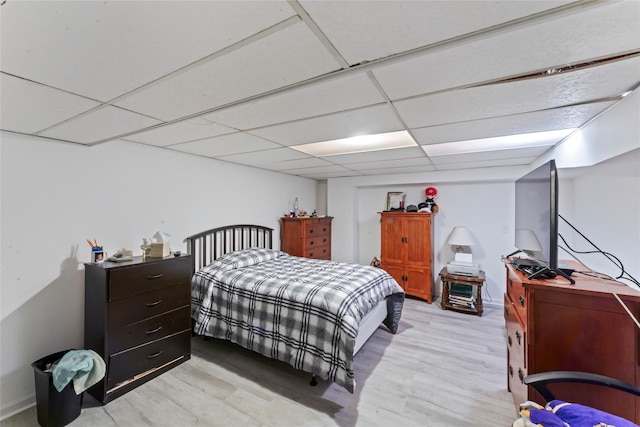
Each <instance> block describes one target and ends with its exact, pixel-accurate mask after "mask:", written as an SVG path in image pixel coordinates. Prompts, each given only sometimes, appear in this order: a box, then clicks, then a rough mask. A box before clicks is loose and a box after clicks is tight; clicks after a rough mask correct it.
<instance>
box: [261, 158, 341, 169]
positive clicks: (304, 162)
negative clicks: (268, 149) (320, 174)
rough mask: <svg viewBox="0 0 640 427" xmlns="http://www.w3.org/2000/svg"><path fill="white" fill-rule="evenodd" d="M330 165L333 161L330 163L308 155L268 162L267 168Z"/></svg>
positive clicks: (302, 167) (303, 167) (301, 167)
mask: <svg viewBox="0 0 640 427" xmlns="http://www.w3.org/2000/svg"><path fill="white" fill-rule="evenodd" d="M331 165H333V163H330V162H328V161H326V160H323V159H320V158H318V157H309V158H306V159H296V160H285V161H283V162H277V163H271V164H269V169H270V170H274V171H286V170H292V169H305V168H315V167H319V166H331Z"/></svg>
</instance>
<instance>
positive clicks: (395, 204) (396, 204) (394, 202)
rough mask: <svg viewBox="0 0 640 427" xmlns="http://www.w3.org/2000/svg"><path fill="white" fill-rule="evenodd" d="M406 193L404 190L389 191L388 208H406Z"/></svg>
mask: <svg viewBox="0 0 640 427" xmlns="http://www.w3.org/2000/svg"><path fill="white" fill-rule="evenodd" d="M404 198H405V194H404V193H402V192H397V191H391V192H388V193H387V210H388V211H389V210H391V209H404Z"/></svg>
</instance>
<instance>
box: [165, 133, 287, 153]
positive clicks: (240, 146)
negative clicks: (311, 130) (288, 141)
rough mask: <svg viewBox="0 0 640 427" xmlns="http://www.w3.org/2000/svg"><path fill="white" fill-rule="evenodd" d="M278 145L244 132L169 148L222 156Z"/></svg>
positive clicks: (266, 148) (267, 148)
mask: <svg viewBox="0 0 640 427" xmlns="http://www.w3.org/2000/svg"><path fill="white" fill-rule="evenodd" d="M277 147H280V145H278V144H274V143H273V142H269V141H265V140H264V139H262V138H258V137H256V136H253V135H248V134H246V133H244V132H236V133H232V134H227V135H222V136H217V137H214V138H207V139H201V140H198V141H192V142H185V143H183V144H177V145H173V146H171V149H173V150H177V151H184V152H186V153H192V154H198V155H200V156H205V157H216V158H217V157H222V156H229V155H231V154H240V153H248V152H251V151H260V152H262V150H269V149H272V148H277Z"/></svg>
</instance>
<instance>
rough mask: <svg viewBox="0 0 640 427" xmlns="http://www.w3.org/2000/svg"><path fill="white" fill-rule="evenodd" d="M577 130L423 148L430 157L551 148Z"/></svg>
mask: <svg viewBox="0 0 640 427" xmlns="http://www.w3.org/2000/svg"><path fill="white" fill-rule="evenodd" d="M575 130H576V129H561V130H555V131H546V132H534V133H527V134H519V135H507V136H500V137H495V138H483V139H473V140H467V141H457V142H445V143H442V144H431V145H425V146H423V147H422V148H423V149H424V151H425V152H426V153H427V155H428V156H430V157H432V156H445V155H449V154H465V153H477V152H482V151H495V150H511V149H514V148H525V147H541V146H547V147H548V146H551V145H555V144H557V143H558V142H560V141H561V140H562V139H564V138H566V137H567V136H569V135H570V134H571V133H573V132H574V131H575Z"/></svg>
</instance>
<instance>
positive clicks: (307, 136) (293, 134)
mask: <svg viewBox="0 0 640 427" xmlns="http://www.w3.org/2000/svg"><path fill="white" fill-rule="evenodd" d="M402 129H403V127H402V125H401V123H400V121H398V119H397V118H396V116H395V115H394V114H393V112H392V111H391V109H390V108H389V107H388V106H387V105H377V106H373V107H365V108H360V109H357V110H351V111H344V112H340V113H336V114H330V115H326V116H321V117H315V118H311V119H305V120H300V121H296V122H291V123H285V124H281V125H276V126H269V127H265V128H260V129H254V130H252V131H250V133H252V134H254V135H258V136H260V137H263V138H266V139H269V140H271V141H277V142H278V143H280V144H283V145H300V144H307V143H309V142H320V141H329V140H332V139H340V138H348V137H351V136H358V135H365V134H371V133H384V132H394V131H398V130H402Z"/></svg>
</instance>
